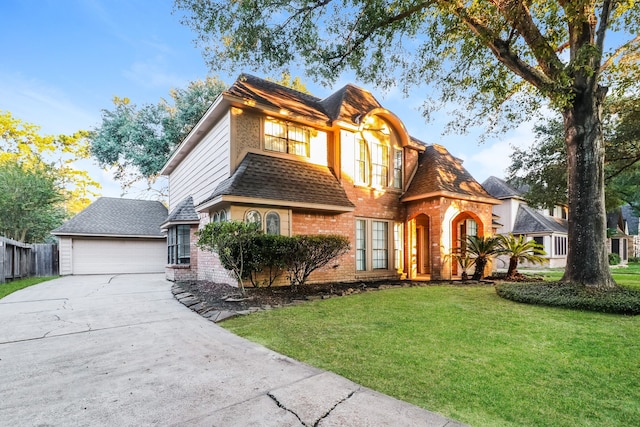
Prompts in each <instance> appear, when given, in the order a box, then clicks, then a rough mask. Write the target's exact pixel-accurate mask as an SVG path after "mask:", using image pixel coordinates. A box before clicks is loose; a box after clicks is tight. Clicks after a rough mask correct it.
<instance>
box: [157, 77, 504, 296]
mask: <svg viewBox="0 0 640 427" xmlns="http://www.w3.org/2000/svg"><path fill="white" fill-rule="evenodd" d="M161 174H162V175H167V176H168V177H169V211H170V214H169V216H168V218H167V219H166V221H165V223H164V224H163V229H164V230H166V232H167V234H168V239H167V243H168V245H169V246H168V248H169V250H168V253H169V256H168V265H167V268H166V274H167V278H168V279H169V280H191V279H203V280H204V279H206V280H214V281H218V282H226V283H231V284H235V280H234V279H233V278H231V277H230V276H229V274H228V273H227V272H226V271H224V269H223V268H222V267H221V265H220V263H219V260H218V259H217V257H216V256H215V255H214V254H212V253H208V252H203V251H200V250H199V249H198V248H197V247H196V246H195V241H196V236H195V234H194V233H195V232H196V231H197V230H198V229H199V228H201V227H203V226H204V225H205V224H206V223H208V222H210V221H226V220H241V221H252V222H257V223H259V224H261V226H262V229H263V230H264V231H265V232H266V233H273V234H283V235H296V234H341V235H343V236H346V237H348V238H349V240H350V242H351V250H350V252H348V253H347V254H346V255H344V256H342V257H341V258H340V259H338V260H336V262H334V263H331V265H329V266H327V267H325V268H323V269H320V270H318V271H316V272H314V273H313V274H312V275H311V276H310V279H309V281H310V282H323V281H367V280H379V279H397V278H403V277H407V278H410V279H418V278H432V279H439V278H448V277H450V276H451V275H455V274H456V273H457V271H456V270H455V267H454V268H453V269H452V265H451V264H452V262H451V259H450V257H449V256H448V255H449V254H450V253H451V251H452V248H453V247H454V246H457V245H458V239H460V238H464V236H465V235H468V234H477V235H489V234H491V233H492V211H491V207H492V205H493V204H496V203H499V202H498V201H497V200H496V199H494V198H493V197H491V196H490V195H489V194H488V193H487V192H486V191H485V190H484V189H483V188H482V186H480V185H479V184H478V183H477V182H476V181H475V180H474V179H473V177H471V176H470V175H469V173H468V172H467V171H466V170H465V169H464V167H463V166H462V164H461V161H460V160H459V159H456V158H455V157H453V156H452V155H451V154H449V152H448V151H447V150H446V149H445V148H444V147H442V146H439V145H425V144H424V143H422V142H420V141H419V140H417V139H415V138H412V137H411V136H410V135H409V134H408V133H407V130H406V129H405V126H404V125H403V123H402V121H401V120H400V119H399V118H398V117H397V116H396V115H395V114H394V113H393V112H391V111H389V110H386V109H385V108H384V107H382V105H380V103H379V102H378V101H377V100H376V99H375V98H374V97H373V95H371V93H369V92H367V91H366V90H363V89H361V88H358V87H356V86H354V85H350V84H349V85H347V86H345V87H343V88H342V89H340V90H338V91H337V92H335V93H333V94H331V95H330V96H328V97H326V98H324V99H320V98H316V97H314V96H312V95H308V94H304V93H301V92H297V91H295V90H292V89H289V88H286V87H283V86H280V85H278V84H275V83H273V82H269V81H266V80H263V79H260V78H257V77H254V76H250V75H242V76H241V77H240V78H239V79H238V80H237V81H236V82H235V83H234V84H233V85H232V86H231V88H229V89H228V90H227V91H225V92H223V93H222V94H221V95H220V96H219V97H218V98H217V100H216V101H215V102H214V103H213V105H212V106H211V107H210V108H209V110H208V111H207V112H206V113H205V115H204V116H203V117H202V119H201V120H200V121H199V122H198V124H197V125H196V126H195V127H194V128H193V130H192V131H191V132H190V134H189V135H188V136H187V137H186V138H185V139H184V141H182V143H181V144H180V145H179V146H178V148H177V149H176V150H175V151H174V152H173V153H172V155H171V157H170V158H169V160H168V162H167V163H166V165H165V166H164V167H163V169H162V171H161Z"/></svg>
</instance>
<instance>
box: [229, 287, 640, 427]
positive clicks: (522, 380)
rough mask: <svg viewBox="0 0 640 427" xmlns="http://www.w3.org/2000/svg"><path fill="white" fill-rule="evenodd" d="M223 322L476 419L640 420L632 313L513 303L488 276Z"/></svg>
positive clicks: (637, 331)
mask: <svg viewBox="0 0 640 427" xmlns="http://www.w3.org/2000/svg"><path fill="white" fill-rule="evenodd" d="M635 280H636V282H635V284H636V286H638V282H639V281H638V276H636V279H635ZM630 281H633V279H630ZM638 287H640V286H638ZM223 326H224V327H225V328H227V329H229V330H231V331H233V332H234V333H237V334H238V335H241V336H244V337H247V338H249V339H251V340H253V341H256V342H259V343H262V344H264V345H265V346H267V347H269V348H272V349H274V350H276V351H278V352H281V353H284V354H286V355H289V356H291V357H293V358H295V359H298V360H302V361H304V362H307V363H309V364H311V365H314V366H317V367H320V368H323V369H327V370H330V371H333V372H336V373H338V374H340V375H343V376H345V377H347V378H350V379H351V380H353V381H355V382H357V383H360V384H362V385H364V386H367V387H370V388H373V389H375V390H378V391H380V392H382V393H386V394H389V395H392V396H395V397H397V398H399V399H402V400H405V401H407V402H411V403H413V404H416V405H418V406H421V407H423V408H426V409H429V410H432V411H436V412H439V413H441V414H444V415H446V416H448V417H451V418H454V419H457V420H460V421H463V422H465V423H469V424H471V425H474V426H524V425H527V426H529V425H536V426H549V425H554V426H576V425H580V426H604V425H606V426H624V425H638V423H640V356H639V355H640V317H626V316H619V315H607V314H599V313H591V312H581V311H574V310H564V309H555V308H546V307H538V306H531V305H524V304H518V303H514V302H511V301H507V300H504V299H501V298H499V297H498V296H497V295H496V294H495V291H494V289H493V287H489V286H486V287H453V286H432V287H424V288H403V289H396V290H386V291H378V292H371V293H365V294H360V295H355V296H350V297H343V298H335V299H329V300H322V301H315V302H312V303H309V304H305V305H301V306H296V307H290V308H284V309H278V310H272V311H265V312H260V313H256V314H252V315H250V316H244V317H240V318H235V319H231V320H229V321H226V322H224V323H223Z"/></svg>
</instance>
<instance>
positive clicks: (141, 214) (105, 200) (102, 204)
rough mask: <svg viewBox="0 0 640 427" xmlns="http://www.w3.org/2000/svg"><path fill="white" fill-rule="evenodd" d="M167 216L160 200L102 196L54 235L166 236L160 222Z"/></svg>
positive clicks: (54, 232)
mask: <svg viewBox="0 0 640 427" xmlns="http://www.w3.org/2000/svg"><path fill="white" fill-rule="evenodd" d="M166 218H167V208H166V207H165V206H164V205H163V204H162V203H160V202H156V201H150V200H134V199H117V198H112V197H100V198H99V199H97V200H96V201H95V202H93V203H91V204H90V205H89V206H87V208H86V209H84V210H83V211H82V212H80V213H79V214H77V215H76V216H74V217H73V218H71V219H70V220H69V221H67V222H65V223H64V224H62V225H61V226H60V227H58V228H56V229H55V230H53V231H52V234H54V235H67V234H73V235H78V234H79V235H93V236H138V237H143V236H144V237H164V236H163V234H162V233H161V232H160V224H162V223H163V222H164V221H165V220H166Z"/></svg>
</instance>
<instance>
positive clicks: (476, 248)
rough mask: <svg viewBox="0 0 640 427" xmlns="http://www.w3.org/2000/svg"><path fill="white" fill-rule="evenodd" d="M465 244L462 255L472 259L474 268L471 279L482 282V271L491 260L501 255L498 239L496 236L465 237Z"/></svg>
mask: <svg viewBox="0 0 640 427" xmlns="http://www.w3.org/2000/svg"><path fill="white" fill-rule="evenodd" d="M465 243H466V244H465V247H464V255H466V256H469V257H470V258H472V259H473V260H474V264H475V266H476V268H475V270H474V272H473V276H471V279H473V280H482V278H483V277H484V270H485V268H486V267H487V264H488V263H489V261H490V260H491V258H492V257H494V256H495V255H499V254H500V253H501V249H502V246H501V241H500V238H499V237H498V236H483V237H479V236H467V240H466V242H465Z"/></svg>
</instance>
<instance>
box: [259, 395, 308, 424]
mask: <svg viewBox="0 0 640 427" xmlns="http://www.w3.org/2000/svg"><path fill="white" fill-rule="evenodd" d="M267 396H269V397H270V398H271V400H273V401H274V402H275V403H276V405H278V407H279V408H282V409H284V410H285V411H287V412H290V413H292V414H293V415H295V417H296V418H297V419H298V421H300V424H302V425H303V426H304V427H309V426H308V425H306V424H305V423H304V421H302V419H301V418H300V416H299V415H298V414H296V413H295V412H293V411H292V410H291V409H289V408H287V407H286V406H284V405H283V404H282V403H280V401H279V400H278V399H277V398H276V397H275V396H274V395H273V394H271V393H267Z"/></svg>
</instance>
